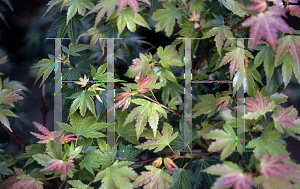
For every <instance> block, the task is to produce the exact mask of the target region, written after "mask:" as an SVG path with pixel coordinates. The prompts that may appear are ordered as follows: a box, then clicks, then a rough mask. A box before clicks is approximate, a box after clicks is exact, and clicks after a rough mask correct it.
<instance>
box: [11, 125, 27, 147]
mask: <svg viewBox="0 0 300 189" xmlns="http://www.w3.org/2000/svg"><path fill="white" fill-rule="evenodd" d="M11 130H12V132H13V133H14V134H15V135H16V137H17V139H18V140H19V141H20V142H22V143H23V144H25V142H24V141H23V140H22V138H21V137H20V136H19V135H18V133H17V132H16V131H15V130H14V129H13V128H12V127H11Z"/></svg>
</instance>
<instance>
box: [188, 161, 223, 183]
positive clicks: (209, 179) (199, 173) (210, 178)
mask: <svg viewBox="0 0 300 189" xmlns="http://www.w3.org/2000/svg"><path fill="white" fill-rule="evenodd" d="M193 163H196V165H195V166H193V168H192V170H193V171H194V175H195V177H196V179H197V181H198V182H199V183H201V182H202V180H203V178H204V179H205V181H206V183H207V184H208V185H209V186H210V187H212V186H213V184H214V181H215V176H214V175H211V174H209V173H207V172H204V169H207V168H208V167H210V166H211V165H214V164H217V163H220V159H219V158H217V157H205V158H202V159H200V160H194V161H193ZM194 188H196V187H194Z"/></svg>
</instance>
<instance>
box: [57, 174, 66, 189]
mask: <svg viewBox="0 0 300 189" xmlns="http://www.w3.org/2000/svg"><path fill="white" fill-rule="evenodd" d="M67 179H68V176H67V177H66V179H65V180H64V182H63V183H62V184H61V185H60V187H59V188H58V189H61V187H62V186H63V185H64V183H65V182H66V181H67Z"/></svg>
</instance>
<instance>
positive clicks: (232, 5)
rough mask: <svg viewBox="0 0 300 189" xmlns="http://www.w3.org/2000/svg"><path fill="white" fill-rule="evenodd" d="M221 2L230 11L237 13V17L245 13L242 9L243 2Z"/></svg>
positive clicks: (232, 0) (228, 0)
mask: <svg viewBox="0 0 300 189" xmlns="http://www.w3.org/2000/svg"><path fill="white" fill-rule="evenodd" d="M222 4H223V5H224V6H225V7H226V8H227V9H228V10H230V11H231V12H233V13H234V14H236V15H238V16H239V17H243V16H244V15H245V14H246V11H244V9H242V8H243V4H241V3H239V2H238V1H234V0H222Z"/></svg>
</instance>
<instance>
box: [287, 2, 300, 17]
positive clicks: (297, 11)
mask: <svg viewBox="0 0 300 189" xmlns="http://www.w3.org/2000/svg"><path fill="white" fill-rule="evenodd" d="M285 9H286V10H287V11H290V15H291V16H296V17H298V18H300V7H299V5H288V6H286V7H285Z"/></svg>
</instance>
